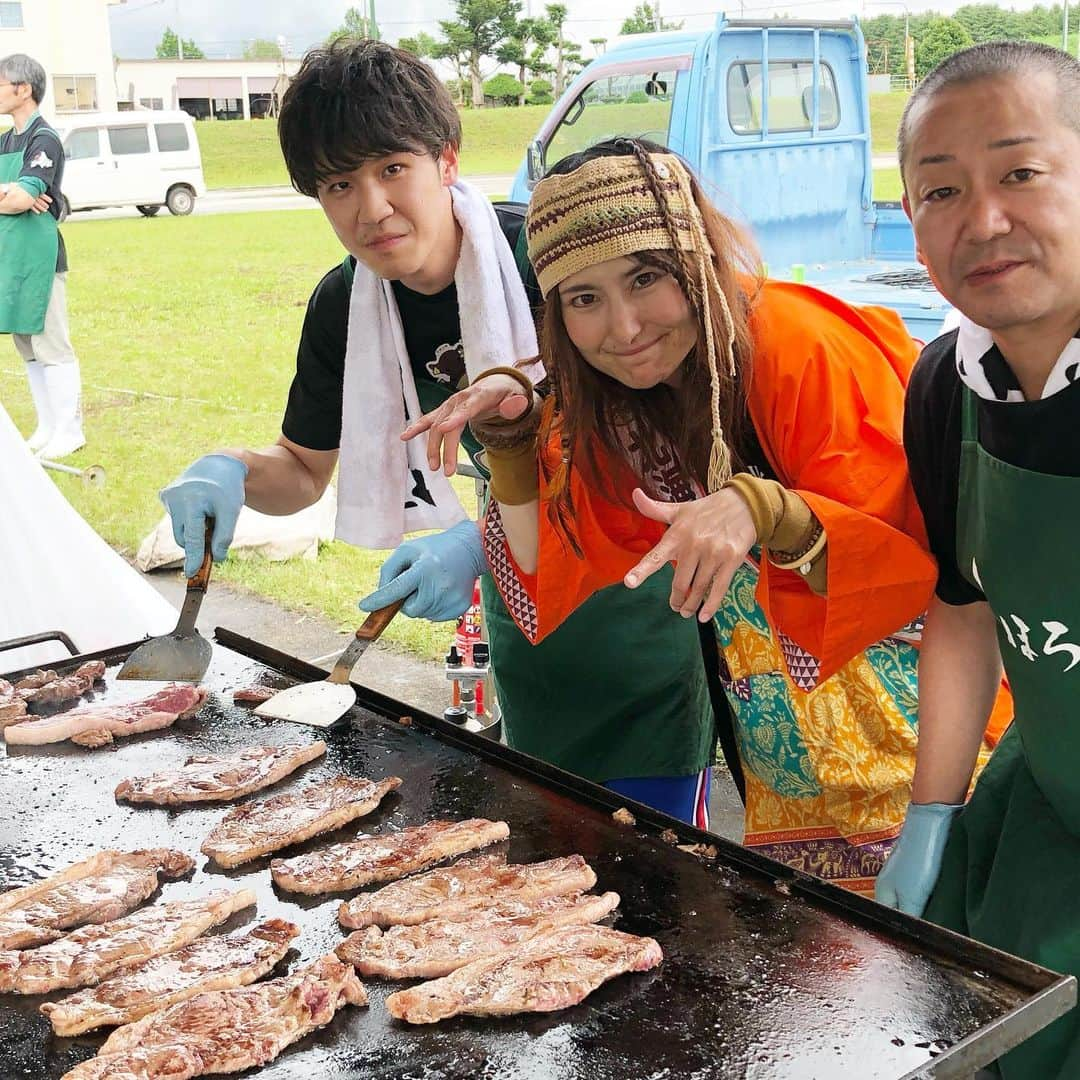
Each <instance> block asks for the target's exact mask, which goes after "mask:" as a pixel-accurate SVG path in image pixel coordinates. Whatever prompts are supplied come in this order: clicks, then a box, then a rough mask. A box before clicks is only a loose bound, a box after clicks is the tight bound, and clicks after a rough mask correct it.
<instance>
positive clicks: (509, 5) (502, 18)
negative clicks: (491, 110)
mask: <svg viewBox="0 0 1080 1080" xmlns="http://www.w3.org/2000/svg"><path fill="white" fill-rule="evenodd" d="M520 10H521V5H520V4H519V3H518V0H454V11H455V14H456V15H457V18H456V19H440V20H439V28H440V29H441V30H442V32H443V35H444V37H445V38H446V40H447V42H448V43H450V42H453V43H454V53H453V55H454V56H461V54H462V52H464V54H465V58H466V61H467V66H468V71H469V81H470V83H471V85H472V103H473V106H474V107H475V108H479V107H481V106H483V104H484V84H483V79H482V77H481V74H480V62H481V61H482V60H483V59H484V57H487V56H494V55H495V53H496V51H497V50H498V48H499V46H500V45H501V44H502V43H503V42H504V41H505V40H506V39H507V38H508V37H509V36H510V34H511V33H512V32H513V30H514V27H515V25H516V23H517V14H518V12H519V11H520ZM462 45H463V46H464V49H461V48H460V46H462Z"/></svg>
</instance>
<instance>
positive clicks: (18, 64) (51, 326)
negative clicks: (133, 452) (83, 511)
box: [0, 53, 86, 458]
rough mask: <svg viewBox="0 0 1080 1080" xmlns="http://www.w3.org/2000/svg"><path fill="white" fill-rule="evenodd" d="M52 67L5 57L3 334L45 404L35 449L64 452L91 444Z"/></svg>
mask: <svg viewBox="0 0 1080 1080" xmlns="http://www.w3.org/2000/svg"><path fill="white" fill-rule="evenodd" d="M44 97H45V69H44V68H43V67H42V66H41V65H40V64H39V63H38V62H37V61H36V60H34V59H33V58H31V57H29V56H26V55H24V54H22V53H14V54H12V55H11V56H5V57H4V58H3V59H0V116H10V117H11V119H12V120H13V121H14V126H13V127H12V128H9V129H8V130H7V131H5V132H4V133H3V134H2V135H0V285H2V287H0V334H11V335H13V337H14V339H15V348H16V349H17V350H18V351H19V355H20V356H21V357H22V358H23V360H24V362H25V363H26V375H27V378H28V379H29V381H30V392H31V395H32V397H33V399H34V407H35V409H36V410H37V417H38V423H37V430H36V431H35V432H34V434H33V435H31V436H30V439H29V440H28V442H29V444H30V448H31V449H32V450H35V451H37V452H38V453H39V456H41V457H45V458H61V457H66V456H67V455H68V454H72V453H74V452H75V451H76V450H78V449H79V447H81V446H83V445H85V442H86V440H85V438H83V430H82V415H81V411H80V401H79V399H80V396H81V383H80V379H79V362H78V360H77V359H76V357H75V351H74V349H72V347H71V336H70V334H69V332H68V318H67V269H68V264H67V252H66V250H65V248H64V240H63V237H61V235H60V231H59V229H58V228H57V222H58V221H59V218H60V206H61V198H60V185H61V183H62V181H63V177H64V148H63V146H62V144H61V142H60V136H59V135H57V134H56V132H55V131H53V129H52V128H51V127H49V125H48V124H46V123H45V121H44V119H43V118H42V116H41V114H40V113H39V112H38V106H39V105H40V104H41V102H42V100H43V99H44Z"/></svg>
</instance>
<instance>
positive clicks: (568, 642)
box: [481, 566, 716, 783]
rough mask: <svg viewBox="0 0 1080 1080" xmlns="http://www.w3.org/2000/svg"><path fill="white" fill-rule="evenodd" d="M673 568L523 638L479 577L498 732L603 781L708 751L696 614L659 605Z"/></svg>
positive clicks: (683, 765)
mask: <svg viewBox="0 0 1080 1080" xmlns="http://www.w3.org/2000/svg"><path fill="white" fill-rule="evenodd" d="M673 574H674V571H673V570H672V568H671V567H670V566H669V567H665V569H664V570H662V571H658V572H657V573H655V574H653V576H652V577H651V578H649V579H648V580H647V581H645V582H644V583H643V584H642V585H640V586H639V587H638V588H637V589H627V588H625V587H624V586H622V585H612V586H609V587H608V588H606V589H602V590H601V591H600V592H598V593H596V594H594V595H593V596H591V597H590V598H589V599H588V600H586V601H585V603H584V604H582V605H581V607H579V608H578V609H577V611H575V612H574V613H573V615H571V616H570V617H569V618H568V619H567V620H566V621H565V622H564V623H562V624H561V625H560V626H559V628H558V630H557V631H556V632H555V633H554V634H551V635H549V636H548V637H546V638H544V640H543V641H541V642H540V643H539V644H538V645H531V644H530V643H529V641H528V639H527V638H526V637H525V635H524V634H522V632H521V631H520V630H519V629H518V627H517V624H516V623H515V622H514V620H513V618H512V617H511V615H510V613H509V612H508V611H507V609H506V606H505V605H504V604H503V601H502V598H501V597H500V596H499V590H498V589H497V588H496V587H495V583H494V582H493V581H492V580H491V578H490V576H488V575H485V576H484V577H483V578H482V579H481V589H482V591H483V596H484V616H485V618H486V619H487V630H488V637H489V638H490V640H491V655H492V657H493V659H494V661H495V666H494V677H495V690H496V693H497V695H498V698H499V705H500V707H501V708H502V713H503V730H504V731H505V733H506V741H507V742H508V743H509V744H510V745H511V746H512V747H514V749H516V750H523V751H524V752H525V753H526V754H532V755H533V756H534V757H538V758H542V759H543V760H544V761H550V762H551V763H552V764H553V765H558V766H559V768H561V769H566V770H568V771H569V772H572V773H576V774H577V775H578V776H584V777H585V778H586V779H588V780H593V781H596V782H597V783H604V782H605V781H608V780H621V779H632V778H637V777H653V776H655V777H660V776H688V775H690V774H691V773H695V772H699V771H700V770H702V769H704V768H705V766H706V765H711V764H712V760H713V754H714V750H713V745H714V741H715V731H716V722H715V717H714V715H713V708H712V702H711V700H710V698H709V687H708V682H707V680H706V676H705V665H704V661H703V660H702V655H701V638H700V637H699V635H698V627H697V620H696V619H684V618H682V616H681V615H678V614H676V613H675V612H674V611H672V610H671V608H670V607H669V606H668V597H669V595H670V593H671V578H672V575H673Z"/></svg>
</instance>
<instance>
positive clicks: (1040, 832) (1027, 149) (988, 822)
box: [877, 41, 1080, 1080]
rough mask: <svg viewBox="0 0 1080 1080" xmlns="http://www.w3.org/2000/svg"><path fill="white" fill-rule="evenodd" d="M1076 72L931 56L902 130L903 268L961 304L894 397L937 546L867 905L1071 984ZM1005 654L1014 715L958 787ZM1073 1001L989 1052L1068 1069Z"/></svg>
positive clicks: (1078, 779)
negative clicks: (892, 807) (933, 63)
mask: <svg viewBox="0 0 1080 1080" xmlns="http://www.w3.org/2000/svg"><path fill="white" fill-rule="evenodd" d="M1078 103H1080V63H1078V62H1077V61H1076V60H1075V59H1073V58H1072V57H1070V56H1068V55H1067V54H1065V53H1063V52H1059V51H1058V50H1057V49H1053V48H1050V47H1049V46H1045V45H1037V44H1033V43H1031V42H1015V41H1014V42H994V43H990V44H986V45H978V46H975V47H973V48H971V49H967V50H965V51H963V52H960V53H957V54H955V55H953V56H951V57H949V58H948V59H946V60H944V61H943V62H942V63H941V64H940V65H939V66H938V67H937V68H936V69H935V70H934V71H933V72H931V74H930V75H928V76H927V78H926V79H925V80H924V81H923V82H922V83H921V84H920V86H919V88H918V89H917V90H916V91H915V93H914V94H913V95H912V97H911V99H910V100H909V102H908V105H907V108H906V110H905V112H904V116H903V120H902V121H901V126H900V160H901V166H902V169H903V177H904V188H905V195H904V207H905V209H906V211H907V213H908V215H909V217H910V218H911V221H912V224H913V226H914V228H915V239H916V243H917V247H918V251H919V256H920V258H921V260H922V261H923V262H924V263H925V265H926V267H927V269H928V270H929V272H930V276H931V278H932V279H933V281H934V283H935V284H936V285H937V287H938V289H940V291H941V292H942V294H943V295H944V296H945V297H946V298H947V299H948V300H950V301H951V302H952V303H953V304H954V305H955V306H956V307H957V308H958V309H959V312H960V314H961V321H960V326H959V329H957V330H954V331H953V332H951V333H949V334H946V335H944V336H942V337H940V338H938V339H937V340H936V341H934V342H931V343H930V345H928V346H927V347H926V349H925V350H924V351H923V354H922V357H921V358H920V360H919V362H918V364H917V365H916V367H915V370H914V373H913V375H912V378H911V383H910V386H909V389H908V397H907V413H906V420H905V431H904V443H905V447H906V449H907V454H908V459H909V462H910V469H911V479H912V483H913V485H914V487H915V492H916V495H917V497H918V500H919V504H920V506H921V508H922V511H923V516H924V518H925V520H926V526H927V531H928V534H929V537H930V545H931V547H932V549H933V551H934V554H935V555H936V557H937V560H938V564H939V576H938V583H937V595H936V596H935V598H934V600H933V601H932V603H931V607H930V610H929V612H928V615H927V619H926V630H925V633H924V634H923V644H922V652H921V659H920V663H919V747H918V757H917V764H916V769H915V777H914V782H913V785H912V804H911V806H910V808H909V811H908V815H907V819H906V821H905V824H904V828H903V831H902V832H901V835H900V838H899V840H898V841H897V844H896V846H895V848H894V849H893V852H892V855H891V856H890V858H889V861H888V862H887V863H886V865H885V868H884V869H883V870H882V872H881V875H880V876H879V878H878V882H877V897H878V899H879V900H881V901H883V902H885V903H888V904H890V905H892V906H894V907H898V908H901V909H902V910H904V911H908V912H910V913H912V914H916V915H920V914H921V915H924V917H925V918H927V919H930V920H932V921H934V922H938V923H940V924H942V925H944V926H948V927H950V928H952V929H955V930H959V931H961V932H962V933H965V934H969V935H971V936H972V937H976V938H978V939H980V940H982V941H985V942H987V943H988V944H990V945H993V946H995V947H997V948H999V949H1003V950H1005V951H1006V952H1010V953H1015V954H1017V955H1020V956H1025V957H1027V958H1028V959H1030V960H1034V961H1036V962H1037V963H1039V964H1043V965H1045V966H1047V967H1050V968H1053V969H1054V970H1057V971H1063V972H1067V973H1071V974H1073V975H1077V974H1080V914H1078V912H1077V908H1076V897H1077V895H1078V893H1080V725H1078V724H1077V722H1076V721H1077V717H1076V712H1077V702H1078V701H1080V575H1078V574H1077V571H1076V568H1075V566H1074V563H1073V558H1074V552H1075V549H1076V536H1077V532H1078V531H1080V423H1078V419H1080V377H1078V376H1080V194H1078V193H1080V108H1078ZM1002 664H1004V668H1005V672H1006V674H1007V675H1008V678H1009V683H1010V686H1011V689H1012V693H1013V697H1014V700H1015V704H1016V719H1015V722H1014V723H1013V726H1012V728H1011V729H1010V730H1009V732H1008V733H1007V734H1006V735H1005V737H1004V738H1003V739H1002V740H1001V743H1000V744H999V745H998V747H997V749H996V750H995V751H994V756H993V758H992V759H991V761H990V764H989V765H988V766H987V767H986V769H985V770H984V772H983V773H982V776H981V777H980V779H979V781H978V783H977V785H976V787H975V791H974V794H973V795H972V797H971V801H970V802H969V803H968V804H967V806H966V807H965V806H964V797H965V795H966V793H967V789H968V784H969V782H970V778H971V775H972V767H973V765H974V763H975V755H976V752H977V749H978V745H979V738H980V735H981V733H982V729H983V726H984V725H985V723H986V717H987V714H988V712H989V709H990V705H991V703H992V701H993V699H994V693H995V691H996V688H997V684H998V680H999V678H1000V674H1001V669H1002ZM1078 1022H1080V1016H1078V1014H1077V1012H1076V1010H1073V1011H1072V1012H1070V1013H1069V1014H1068V1015H1067V1016H1065V1017H1062V1018H1061V1019H1060V1020H1058V1021H1057V1022H1055V1023H1054V1024H1052V1025H1051V1026H1050V1027H1049V1028H1047V1029H1046V1030H1045V1031H1043V1032H1041V1033H1040V1034H1039V1035H1037V1036H1035V1037H1034V1038H1032V1039H1030V1040H1029V1041H1028V1042H1026V1043H1024V1044H1023V1045H1021V1046H1020V1047H1018V1048H1017V1049H1016V1050H1013V1051H1012V1052H1010V1053H1009V1054H1007V1055H1005V1057H1003V1058H1002V1059H1001V1060H1000V1061H999V1062H998V1063H997V1065H998V1068H999V1070H1000V1074H1001V1075H1002V1076H1004V1077H1005V1078H1006V1080H1018V1078H1032V1080H1034V1078H1038V1080H1054V1078H1058V1080H1067V1078H1068V1080H1072V1078H1073V1077H1076V1076H1078V1075H1080V1023H1078Z"/></svg>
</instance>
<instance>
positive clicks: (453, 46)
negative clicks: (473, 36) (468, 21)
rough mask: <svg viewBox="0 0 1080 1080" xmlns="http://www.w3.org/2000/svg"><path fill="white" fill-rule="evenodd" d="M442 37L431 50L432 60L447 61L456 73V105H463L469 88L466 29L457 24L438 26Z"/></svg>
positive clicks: (449, 23)
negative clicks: (440, 27)
mask: <svg viewBox="0 0 1080 1080" xmlns="http://www.w3.org/2000/svg"><path fill="white" fill-rule="evenodd" d="M440 25H441V26H442V32H443V35H444V40H443V41H436V42H435V46H434V48H433V49H432V50H431V58H432V59H433V60H449V61H450V63H452V64H453V65H454V69H455V70H456V71H457V79H456V82H457V86H458V94H459V97H458V104H459V105H464V104H465V102H466V101H467V100H468V93H467V91H468V90H469V88H470V87H471V82H470V80H469V77H468V68H469V49H470V37H469V30H468V27H466V26H462V25H460V24H459V23H454V22H447V23H443V24H440Z"/></svg>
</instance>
